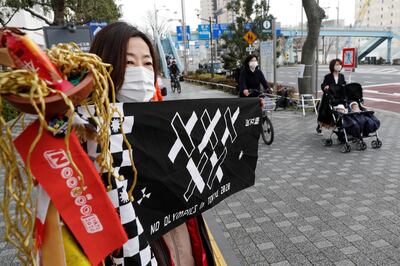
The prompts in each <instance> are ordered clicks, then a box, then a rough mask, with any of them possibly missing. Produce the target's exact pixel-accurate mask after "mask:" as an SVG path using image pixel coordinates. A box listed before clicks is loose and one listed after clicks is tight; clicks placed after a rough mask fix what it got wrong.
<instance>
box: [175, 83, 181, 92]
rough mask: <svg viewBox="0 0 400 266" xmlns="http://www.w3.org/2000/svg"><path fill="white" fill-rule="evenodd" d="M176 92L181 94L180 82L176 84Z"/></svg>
mask: <svg viewBox="0 0 400 266" xmlns="http://www.w3.org/2000/svg"><path fill="white" fill-rule="evenodd" d="M176 90H177V91H178V93H181V83H180V82H179V81H177V82H176Z"/></svg>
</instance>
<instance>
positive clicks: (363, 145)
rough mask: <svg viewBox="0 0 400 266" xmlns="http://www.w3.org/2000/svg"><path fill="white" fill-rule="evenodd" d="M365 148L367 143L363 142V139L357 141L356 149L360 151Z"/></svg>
mask: <svg viewBox="0 0 400 266" xmlns="http://www.w3.org/2000/svg"><path fill="white" fill-rule="evenodd" d="M366 148H367V144H366V143H365V142H364V141H362V140H361V141H360V142H359V143H358V150H360V151H363V150H365V149H366Z"/></svg>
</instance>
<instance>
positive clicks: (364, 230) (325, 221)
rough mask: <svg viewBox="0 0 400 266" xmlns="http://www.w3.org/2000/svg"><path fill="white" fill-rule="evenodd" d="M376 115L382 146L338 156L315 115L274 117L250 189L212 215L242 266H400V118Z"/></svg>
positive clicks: (391, 114) (274, 114)
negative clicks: (271, 135) (271, 140)
mask: <svg viewBox="0 0 400 266" xmlns="http://www.w3.org/2000/svg"><path fill="white" fill-rule="evenodd" d="M185 85H186V86H187V87H188V89H187V91H188V94H191V91H192V90H195V89H196V88H198V86H192V85H187V84H185ZM218 93H220V92H218ZM187 96H190V97H194V96H195V95H194V94H193V95H187ZM180 97H183V95H182V96H180ZM376 115H377V117H378V118H379V119H380V120H381V123H382V125H381V129H380V131H379V133H380V138H381V140H382V142H383V146H382V148H381V149H379V150H373V149H371V148H370V140H368V141H367V144H368V149H367V150H365V151H356V150H355V149H354V150H353V151H352V152H351V153H348V154H342V153H341V152H340V146H339V145H336V146H333V147H324V146H322V145H321V137H320V136H317V135H315V134H314V129H315V126H316V122H315V119H316V117H315V115H312V114H309V115H307V116H306V117H303V116H301V114H300V113H297V114H296V113H294V112H284V111H280V112H279V111H278V112H274V113H273V116H272V121H273V125H274V127H275V140H274V143H273V144H272V145H271V146H266V145H264V144H262V143H261V142H260V149H259V162H258V167H257V175H256V184H255V186H254V187H251V188H248V189H247V190H245V191H242V192H239V193H237V194H235V195H233V196H231V197H230V198H228V199H227V200H225V201H224V202H221V203H220V204H218V205H217V206H216V207H215V208H213V209H212V210H210V212H211V213H212V214H213V215H210V216H211V217H212V216H214V217H216V221H217V222H218V223H219V225H220V227H221V228H222V230H223V232H224V235H225V237H226V238H227V240H228V242H229V243H230V245H231V247H232V248H233V249H234V252H235V255H236V257H237V258H238V259H239V260H240V264H241V265H270V264H271V265H399V264H400V207H399V206H400V193H399V185H400V141H399V139H398V135H399V134H398V132H399V131H400V115H399V114H393V113H388V112H381V111H377V112H376Z"/></svg>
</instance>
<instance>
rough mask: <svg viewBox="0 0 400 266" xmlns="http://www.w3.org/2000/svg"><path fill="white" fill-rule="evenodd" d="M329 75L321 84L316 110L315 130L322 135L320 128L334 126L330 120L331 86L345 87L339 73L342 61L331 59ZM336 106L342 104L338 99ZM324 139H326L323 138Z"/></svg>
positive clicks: (342, 76) (344, 81)
mask: <svg viewBox="0 0 400 266" xmlns="http://www.w3.org/2000/svg"><path fill="white" fill-rule="evenodd" d="M329 70H330V73H329V74H327V75H325V77H324V81H323V82H322V84H321V89H322V92H323V95H322V98H321V103H320V105H319V108H318V119H317V120H318V125H317V128H316V131H317V133H322V130H321V128H323V127H325V128H330V127H332V126H333V125H334V121H333V118H332V110H331V108H330V105H329V104H330V102H329V101H330V100H331V98H332V95H331V91H330V90H331V87H333V86H344V85H346V80H345V78H344V75H343V74H341V73H340V71H341V70H342V61H341V60H340V59H333V60H332V61H331V62H330V63H329ZM337 104H344V98H343V102H341V100H340V99H339V102H337ZM325 139H326V138H325Z"/></svg>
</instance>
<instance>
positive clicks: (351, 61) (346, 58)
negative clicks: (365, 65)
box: [342, 48, 357, 68]
mask: <svg viewBox="0 0 400 266" xmlns="http://www.w3.org/2000/svg"><path fill="white" fill-rule="evenodd" d="M356 61H357V57H356V48H343V52H342V62H343V68H355V67H356Z"/></svg>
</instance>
